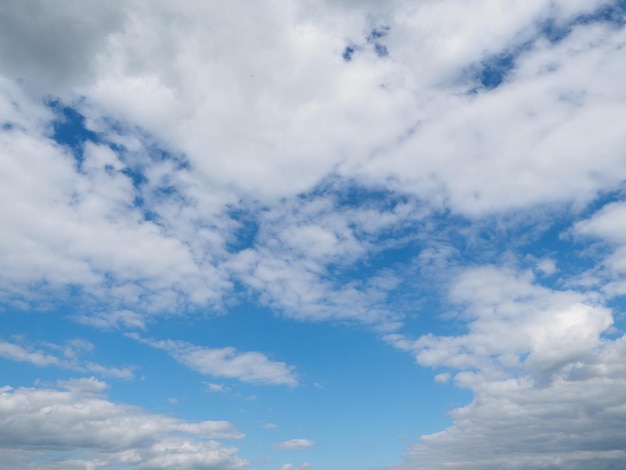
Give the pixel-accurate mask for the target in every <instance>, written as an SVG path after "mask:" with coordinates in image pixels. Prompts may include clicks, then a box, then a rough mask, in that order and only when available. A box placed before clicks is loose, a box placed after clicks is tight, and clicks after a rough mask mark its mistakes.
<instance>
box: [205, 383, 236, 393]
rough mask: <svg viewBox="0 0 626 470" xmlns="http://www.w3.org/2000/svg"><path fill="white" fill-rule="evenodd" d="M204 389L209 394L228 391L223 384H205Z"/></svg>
mask: <svg viewBox="0 0 626 470" xmlns="http://www.w3.org/2000/svg"><path fill="white" fill-rule="evenodd" d="M206 389H207V390H208V391H209V392H227V391H229V390H230V389H229V388H228V387H227V386H226V385H224V384H214V383H207V384H206Z"/></svg>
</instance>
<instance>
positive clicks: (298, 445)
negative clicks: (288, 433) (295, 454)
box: [272, 439, 315, 450]
mask: <svg viewBox="0 0 626 470" xmlns="http://www.w3.org/2000/svg"><path fill="white" fill-rule="evenodd" d="M314 444H315V443H314V442H313V441H310V440H308V439H291V440H289V441H283V442H277V443H276V444H274V445H272V447H274V448H275V449H285V450H293V449H308V448H310V447H313V445H314Z"/></svg>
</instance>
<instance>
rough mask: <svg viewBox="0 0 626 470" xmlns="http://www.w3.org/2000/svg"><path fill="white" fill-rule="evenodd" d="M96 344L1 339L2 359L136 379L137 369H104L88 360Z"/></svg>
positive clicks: (131, 367) (73, 341) (77, 341)
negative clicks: (32, 342) (31, 342)
mask: <svg viewBox="0 0 626 470" xmlns="http://www.w3.org/2000/svg"><path fill="white" fill-rule="evenodd" d="M92 349H93V344H91V343H90V342H88V341H84V340H72V341H68V342H67V343H66V344H65V345H58V344H54V343H49V342H46V343H36V344H30V343H28V342H27V341H26V340H25V339H24V338H23V337H19V336H17V337H15V342H10V341H6V340H2V339H0V357H2V358H5V359H9V360H11V361H17V362H28V363H31V364H34V365H36V366H39V367H44V366H56V367H62V368H65V369H71V370H76V371H82V372H89V373H92V374H97V375H99V376H101V377H115V378H118V379H127V380H128V379H132V378H134V376H135V372H134V370H135V367H133V366H125V367H111V366H104V365H102V364H98V363H95V362H92V361H88V360H86V359H84V357H83V356H84V355H85V353H89V352H91V350H92Z"/></svg>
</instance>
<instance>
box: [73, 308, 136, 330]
mask: <svg viewBox="0 0 626 470" xmlns="http://www.w3.org/2000/svg"><path fill="white" fill-rule="evenodd" d="M73 319H74V320H76V321H77V322H78V323H82V324H84V325H90V326H93V327H96V328H100V329H103V330H108V329H112V328H115V329H120V328H128V329H140V330H145V329H146V324H145V320H144V318H143V317H142V316H141V315H139V314H138V313H135V312H131V311H129V310H118V311H115V312H110V313H96V314H94V313H91V314H82V315H78V316H75V317H73Z"/></svg>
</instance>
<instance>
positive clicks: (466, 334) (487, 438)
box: [0, 0, 626, 470]
mask: <svg viewBox="0 0 626 470" xmlns="http://www.w3.org/2000/svg"><path fill="white" fill-rule="evenodd" d="M625 24H626V4H625V3H624V2H623V1H621V0H593V1H590V0H585V1H582V0H526V1H522V0H519V1H518V0H514V1H511V2H506V3H504V2H501V3H498V2H493V1H490V0H476V1H474V2H465V1H461V0H439V1H434V0H425V1H419V2H411V1H408V0H393V1H386V2H373V1H332V2H331V1H326V2H311V1H302V2H279V1H277V0H263V1H256V0H245V1H241V2H219V1H217V0H215V1H208V2H207V1H199V0H183V1H178V2H175V3H172V2H168V1H162V0H152V1H147V0H131V1H124V2H121V1H110V2H97V1H95V0H94V1H91V0H90V1H72V0H67V1H65V0H64V1H62V2H54V3H52V2H45V1H43V0H26V1H21V2H9V1H4V2H0V198H1V199H2V204H0V226H1V227H2V236H1V237H0V268H1V269H0V313H1V314H2V315H5V313H6V317H7V318H8V317H9V316H10V315H15V316H18V315H27V314H28V312H31V311H36V312H59V311H62V314H59V317H62V318H63V320H59V321H68V322H71V323H72V324H79V325H81V327H85V328H92V329H93V330H97V332H98V334H101V335H110V336H106V337H107V338H111V337H115V338H118V339H116V341H119V344H122V340H120V339H119V338H122V339H123V341H128V342H129V343H132V344H133V346H132V347H135V348H144V349H141V350H142V351H144V350H145V351H148V350H150V351H151V352H154V351H153V350H156V351H157V352H163V351H165V352H166V353H167V354H164V356H166V357H167V355H169V356H171V358H173V360H174V362H176V363H177V364H178V365H179V366H184V368H187V369H190V370H191V371H195V372H196V373H199V374H201V375H203V376H209V377H212V378H217V380H225V379H229V380H230V379H232V380H234V381H237V382H240V383H244V384H245V385H259V384H262V385H275V386H278V387H284V386H287V387H285V388H288V389H289V390H290V391H291V392H293V393H294V394H295V393H297V389H298V387H303V388H306V387H307V386H308V382H307V380H310V381H311V383H315V382H314V381H315V378H312V377H306V373H302V372H301V363H298V362H297V359H295V358H294V359H293V360H292V359H291V358H290V357H285V356H284V355H282V353H281V354H272V348H279V347H280V345H281V344H283V343H285V344H287V343H289V344H291V343H290V342H289V338H283V337H280V338H278V339H277V338H275V337H274V336H273V332H269V333H268V332H265V331H264V332H263V333H261V332H259V333H258V334H250V335H249V337H250V338H254V343H253V344H254V346H252V347H250V348H247V347H242V346H241V344H236V345H235V344H234V343H233V345H232V346H231V345H229V344H224V343H223V342H222V343H220V344H219V345H217V344H216V345H213V344H208V343H209V341H210V340H209V337H210V335H209V334H208V333H207V334H206V335H203V334H201V333H198V334H197V335H195V336H194V337H193V338H189V339H188V340H187V338H180V339H152V338H174V337H175V335H174V334H171V335H170V332H169V331H168V329H167V327H163V325H164V324H167V322H168V321H174V319H176V320H177V321H178V320H179V319H181V318H202V319H203V320H206V321H207V322H210V318H213V317H217V316H220V315H229V314H231V313H232V311H233V310H234V309H235V308H234V307H235V306H237V305H240V304H246V305H254V306H256V307H257V308H259V309H260V310H261V309H265V310H268V311H270V312H271V314H272V315H273V316H274V317H273V318H278V319H280V320H281V321H285V322H311V323H322V322H329V323H330V324H331V325H333V326H334V325H340V326H341V328H343V327H345V326H347V327H354V328H357V330H358V331H360V329H363V328H364V329H366V330H367V331H369V332H371V335H372V336H374V337H375V338H377V339H380V340H382V341H383V342H384V343H386V345H387V346H388V347H389V348H395V349H396V350H400V351H404V352H406V353H407V354H410V355H412V357H414V358H415V361H416V363H417V365H416V368H417V367H426V368H431V369H432V370H433V377H434V380H435V381H436V382H437V383H438V384H439V385H440V386H448V387H458V388H461V389H464V390H467V391H469V392H471V393H472V397H473V398H472V399H471V402H469V403H467V404H465V405H463V406H458V407H456V408H455V409H453V410H452V411H451V412H450V417H451V420H452V424H451V425H450V426H449V427H447V428H445V429H441V431H440V432H437V433H435V434H427V435H423V436H422V437H420V438H418V439H417V440H416V441H414V442H412V443H410V444H408V447H407V450H406V452H405V454H404V462H403V463H401V464H399V465H395V466H393V462H397V461H399V460H401V459H402V457H401V456H399V455H398V456H389V457H388V459H387V460H388V462H389V464H390V465H392V466H390V467H389V468H398V469H405V468H406V469H409V468H410V469H413V468H429V469H437V468H468V469H484V468H504V467H506V468H520V469H521V468H524V469H535V468H537V469H539V468H574V469H575V468H581V469H582V468H597V469H604V468H606V469H612V468H622V467H623V466H624V465H626V453H625V452H624V450H623V449H625V448H626V426H625V425H624V424H623V423H625V422H626V416H625V412H624V407H623V405H622V403H621V397H623V396H624V393H625V392H626V361H625V360H624V359H623V358H624V357H626V356H625V353H626V350H625V348H626V346H625V345H626V339H625V338H626V337H625V336H624V331H623V314H622V311H623V296H624V294H626V222H624V221H625V220H626V201H625V199H624V181H625V180H626V132H625V130H626V129H625V126H624V115H625V112H626V88H624V86H623V84H622V82H623V77H624V76H626V60H624V50H625V45H626V27H625ZM265 310H264V311H265ZM5 311H6V312H5ZM8 312H12V313H8ZM16 312H17V313H16ZM53 314H54V313H51V315H53ZM251 315H252V314H251ZM7 321H8V320H7ZM180 321H182V320H180ZM255 321H256V320H255ZM276 321H278V320H276ZM175 326H176V327H179V326H180V323H175ZM316 326H317V325H316ZM151 328H155V329H156V331H153V330H151ZM250 328H253V327H250ZM44 329H45V328H43V327H42V328H40V329H39V330H37V331H34V332H33V335H32V336H33V337H36V336H37V335H38V334H41V330H44ZM242 329H243V328H242ZM7 331H8V330H7ZM139 331H140V332H141V334H139V333H138V332H139ZM316 331H317V330H316ZM263 335H266V336H264V337H263V340H262V341H261V340H259V339H258V338H259V337H261V336H263ZM102 337H104V336H102ZM68 338H69V336H68ZM225 340H226V341H227V340H229V338H226V339H225ZM204 341H206V342H207V343H206V344H205V343H204ZM273 341H274V342H273ZM311 343H313V342H311ZM124 344H126V343H124ZM101 349H102V348H101V347H100V346H98V348H97V352H100V351H101ZM113 349H114V348H113ZM95 350H96V348H95V346H94V344H93V342H91V341H88V340H86V339H80V338H69V339H65V340H58V338H56V337H55V338H54V339H53V338H50V339H47V340H45V339H35V338H34V339H30V336H29V334H27V333H26V332H19V334H17V335H13V336H11V334H10V333H8V332H7V333H6V334H5V333H4V332H3V336H2V337H0V358H2V360H6V361H9V362H19V363H20V364H27V365H33V366H36V367H38V368H40V369H41V370H45V371H49V370H58V371H63V372H64V373H66V372H68V371H69V372H71V373H73V374H87V375H91V374H95V375H97V376H98V377H109V378H113V379H123V380H127V381H128V380H132V379H134V378H137V377H139V376H140V373H139V372H138V370H139V369H140V368H141V365H140V364H139V362H140V361H141V356H140V355H139V356H130V355H129V356H128V359H127V358H126V357H124V360H118V359H117V358H118V357H119V356H115V355H114V356H112V357H115V358H116V359H115V361H116V362H115V363H114V364H112V365H111V364H109V363H108V362H109V361H108V360H107V361H100V360H98V361H97V360H96V359H95V358H94V357H92V356H93V355H94V354H95V352H94V351H95ZM294 350H296V349H295V348H294V349H291V350H290V352H293V351H294ZM106 353H107V352H106V351H104V354H106ZM146 354H148V353H146ZM338 354H339V353H338ZM99 357H100V356H99ZM298 359H299V360H301V361H302V367H306V361H305V360H304V359H302V358H301V357H299V358H298ZM111 361H113V359H111ZM105 362H106V363H105ZM11 380H12V379H11V378H10V377H6V378H5V383H6V386H5V387H4V388H2V389H0V390H1V391H2V395H1V396H0V447H1V448H2V449H3V450H2V452H1V454H2V457H0V468H7V469H8V468H46V469H55V468H64V469H66V468H70V469H71V468H85V469H86V468H119V467H121V466H125V467H127V468H136V469H157V468H180V469H215V470H226V469H235V468H241V467H243V466H245V465H247V464H249V463H250V462H249V461H247V460H245V459H244V458H240V457H239V456H238V450H237V449H235V448H233V447H229V446H226V445H224V444H222V443H220V442H218V441H216V440H215V439H231V438H237V439H238V438H242V437H243V435H242V434H240V433H239V432H237V431H235V430H234V427H233V425H232V424H230V423H229V422H224V421H199V422H192V421H188V420H183V419H178V418H174V417H171V416H166V415H164V414H160V413H156V412H154V413H153V412H152V411H148V409H143V408H138V407H134V406H131V405H126V404H119V403H116V402H115V401H114V400H112V399H111V400H110V399H108V398H106V397H105V396H104V395H103V392H104V390H105V388H106V385H105V384H104V382H102V381H100V380H98V379H95V378H91V379H86V378H83V379H71V380H69V381H67V380H66V381H63V382H58V383H57V384H56V385H54V386H53V385H46V384H43V383H39V384H37V385H36V386H35V387H34V388H29V387H23V386H22V385H23V384H19V385H18V384H14V383H10V382H11ZM16 380H17V379H16ZM318 385H319V384H317V383H315V387H309V388H316V387H317V388H319V389H321V388H322V387H321V386H318ZM12 387H13V388H12ZM209 389H210V390H211V391H220V392H226V391H229V390H231V389H230V388H229V387H227V386H226V385H222V384H214V383H210V384H209ZM329 389H332V387H329ZM214 395H220V394H214ZM222 395H226V393H223V394H222ZM232 395H233V396H234V395H236V394H235V393H233V394H232ZM288 401H289V400H286V402H288ZM303 406H306V405H303ZM268 408H271V407H269V406H268ZM211 411H213V410H211ZM363 412H364V413H365V412H366V411H365V410H364V411H363ZM242 413H243V411H242ZM51 417H53V418H54V419H52V418H51ZM268 419H273V418H272V417H271V416H270V417H269V418H268ZM328 426H329V427H332V426H333V423H328ZM416 429H418V428H417V427H416ZM419 429H421V428H419ZM374 431H375V430H374ZM374 431H372V432H374ZM399 433H400V432H398V434H399ZM291 437H292V436H291ZM291 437H290V436H283V437H279V438H276V439H275V440H274V441H272V442H273V444H268V445H267V446H266V447H267V448H268V449H269V448H271V449H277V450H294V449H300V450H301V451H303V452H304V451H308V450H307V449H310V450H311V452H313V451H317V450H318V449H321V450H319V452H320V453H324V448H323V443H322V441H320V439H318V438H317V437H315V439H314V440H313V439H308V438H307V439H305V438H296V439H292V438H291ZM311 437H314V436H311ZM314 441H315V443H316V444H315V446H313V442H314ZM255 442H256V441H255ZM311 455H312V454H311ZM329 455H330V454H329ZM304 460H306V461H307V463H303V464H301V465H299V466H296V465H295V464H292V463H285V464H284V465H283V466H282V467H280V464H282V463H283V462H284V460H283V461H281V462H280V464H279V463H276V462H273V463H272V465H274V468H282V469H283V470H288V469H304V468H309V466H311V468H314V463H311V462H313V459H309V457H308V456H306V457H304V458H302V460H300V461H304ZM287 461H289V460H287ZM292 461H293V460H292ZM259 462H261V463H259ZM259 462H256V461H255V462H252V465H265V463H263V462H266V461H264V460H262V459H259Z"/></svg>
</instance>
